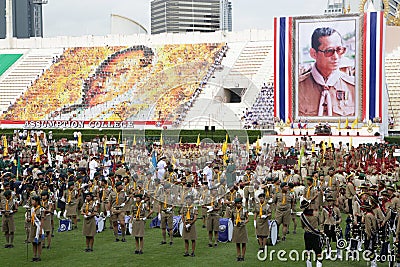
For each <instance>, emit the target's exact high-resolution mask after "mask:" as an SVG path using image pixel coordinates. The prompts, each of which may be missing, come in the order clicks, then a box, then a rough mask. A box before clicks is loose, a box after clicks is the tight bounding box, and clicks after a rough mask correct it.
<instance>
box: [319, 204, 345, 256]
mask: <svg viewBox="0 0 400 267" xmlns="http://www.w3.org/2000/svg"><path fill="white" fill-rule="evenodd" d="M334 201H335V200H334V199H333V196H327V197H326V202H327V203H328V204H327V205H326V206H324V207H323V208H322V212H321V219H320V221H321V224H322V225H321V229H324V233H325V234H326V236H327V237H328V238H329V242H330V243H331V242H334V243H336V242H337V238H336V232H335V229H336V227H337V226H339V225H340V223H341V222H342V217H341V213H340V210H339V208H338V207H335V205H334ZM328 253H329V254H328V255H327V256H328V257H330V256H331V255H330V253H331V251H328ZM337 253H338V257H339V256H341V255H340V250H339V251H338V252H337Z"/></svg>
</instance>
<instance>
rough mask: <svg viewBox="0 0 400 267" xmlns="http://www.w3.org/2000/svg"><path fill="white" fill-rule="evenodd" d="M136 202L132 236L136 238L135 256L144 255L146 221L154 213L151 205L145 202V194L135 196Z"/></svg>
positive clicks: (133, 205) (132, 212)
mask: <svg viewBox="0 0 400 267" xmlns="http://www.w3.org/2000/svg"><path fill="white" fill-rule="evenodd" d="M134 197H135V200H134V202H133V204H132V206H131V214H132V218H131V221H132V236H133V237H134V238H135V246H136V250H135V254H143V246H144V241H143V238H144V228H145V227H144V226H145V222H146V219H147V218H148V217H150V215H151V214H152V213H153V211H152V210H150V207H149V205H148V204H147V203H146V202H145V201H144V200H143V194H140V193H138V194H135V196H134Z"/></svg>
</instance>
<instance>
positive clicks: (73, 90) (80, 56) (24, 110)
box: [2, 46, 121, 120]
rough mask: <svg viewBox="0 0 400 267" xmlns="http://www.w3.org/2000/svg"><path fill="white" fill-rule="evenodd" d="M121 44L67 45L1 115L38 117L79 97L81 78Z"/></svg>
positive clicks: (80, 95)
mask: <svg viewBox="0 0 400 267" xmlns="http://www.w3.org/2000/svg"><path fill="white" fill-rule="evenodd" d="M120 49H121V48H120V47H108V46H104V47H76V48H69V49H66V50H65V51H64V53H63V55H62V56H61V58H60V60H59V61H58V62H56V63H55V64H53V65H52V66H51V67H50V68H49V69H48V70H47V71H45V72H44V74H43V75H42V76H41V77H40V78H39V79H37V80H36V82H35V83H34V84H33V85H32V86H31V87H29V88H28V90H27V91H26V92H25V93H24V94H23V95H22V96H21V97H20V98H19V99H17V101H16V102H15V103H14V104H13V105H11V106H10V107H9V109H8V110H7V112H6V113H5V114H3V115H2V118H3V119H7V120H40V119H44V118H45V117H46V116H48V115H49V114H50V113H52V112H54V111H56V110H57V109H61V108H63V107H65V106H70V105H72V104H75V103H76V102H77V101H79V100H80V99H81V98H82V81H83V80H84V79H85V78H87V77H88V76H89V74H90V73H91V72H93V71H94V69H95V68H96V66H98V65H99V64H100V63H101V62H102V61H103V60H104V59H106V58H107V57H108V56H109V55H111V54H113V53H115V52H116V51H118V50H120Z"/></svg>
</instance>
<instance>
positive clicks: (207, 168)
mask: <svg viewBox="0 0 400 267" xmlns="http://www.w3.org/2000/svg"><path fill="white" fill-rule="evenodd" d="M211 163H212V162H211V161H207V162H206V166H205V167H204V169H203V175H205V176H206V179H207V182H208V188H211V187H212V186H213V184H212V182H213V179H212V175H213V170H212V168H211Z"/></svg>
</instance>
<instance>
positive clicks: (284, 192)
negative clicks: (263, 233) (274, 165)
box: [272, 182, 293, 241]
mask: <svg viewBox="0 0 400 267" xmlns="http://www.w3.org/2000/svg"><path fill="white" fill-rule="evenodd" d="M272 203H275V205H276V211H275V220H276V223H277V224H278V229H279V227H280V225H281V224H282V225H283V226H282V241H285V240H286V234H287V231H288V227H289V223H290V220H291V214H290V211H291V210H292V209H293V199H292V196H291V195H290V193H289V186H288V184H287V183H285V182H283V183H281V192H279V193H277V194H275V195H274V198H273V199H272Z"/></svg>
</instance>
